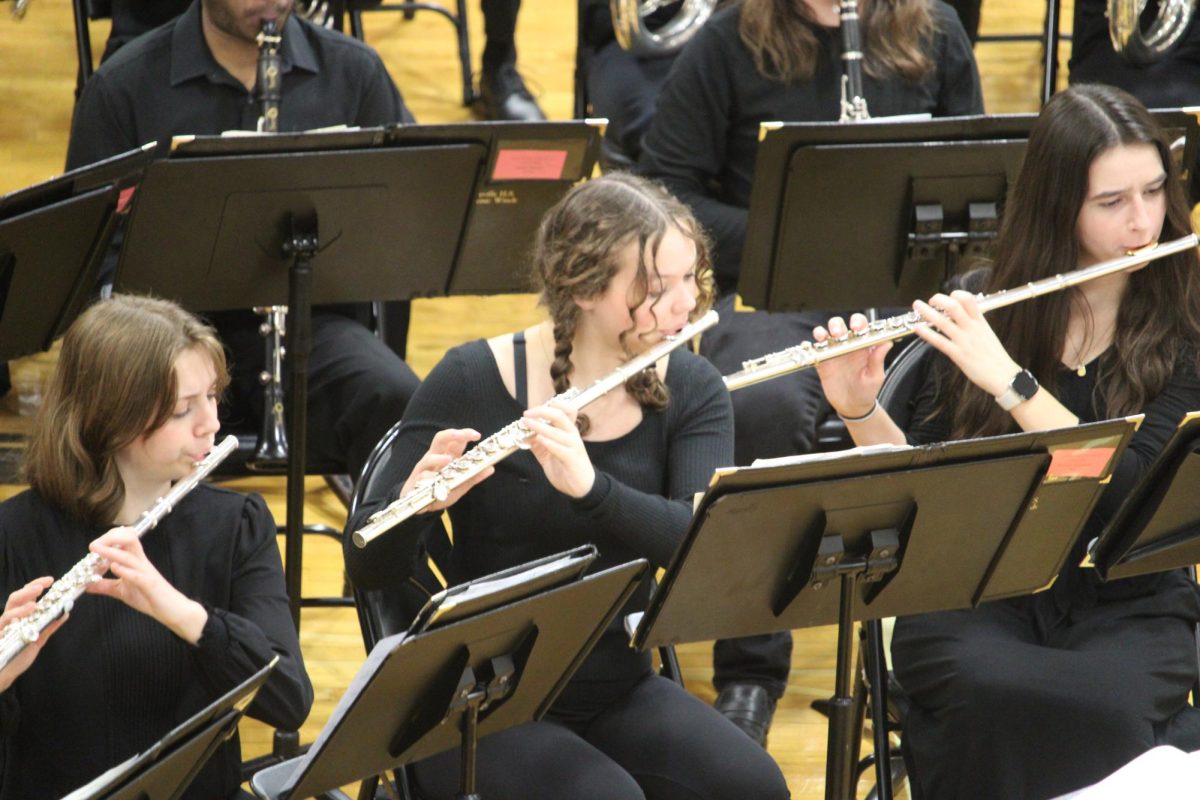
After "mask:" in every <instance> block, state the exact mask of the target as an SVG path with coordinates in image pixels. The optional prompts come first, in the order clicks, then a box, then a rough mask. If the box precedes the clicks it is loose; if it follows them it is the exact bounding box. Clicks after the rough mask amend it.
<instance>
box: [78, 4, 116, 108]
mask: <svg viewBox="0 0 1200 800" xmlns="http://www.w3.org/2000/svg"><path fill="white" fill-rule="evenodd" d="M71 10H72V12H73V13H74V15H75V54H76V56H78V58H79V66H78V68H77V69H76V71H75V99H76V100H78V99H79V95H80V93H81V92H82V91H83V85H84V84H85V83H87V80H88V78H90V77H92V73H93V72H95V71H96V67H95V64H96V62H95V58H94V56H93V54H92V34H91V31H90V30H89V29H88V22H90V21H91V20H95V19H109V18H110V17H112V2H111V0H71Z"/></svg>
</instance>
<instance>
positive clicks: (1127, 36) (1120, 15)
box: [1107, 0, 1196, 64]
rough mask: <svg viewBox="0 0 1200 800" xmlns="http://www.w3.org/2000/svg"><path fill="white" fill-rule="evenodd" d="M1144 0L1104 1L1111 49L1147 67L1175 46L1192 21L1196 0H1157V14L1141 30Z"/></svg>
mask: <svg viewBox="0 0 1200 800" xmlns="http://www.w3.org/2000/svg"><path fill="white" fill-rule="evenodd" d="M1146 3H1147V0H1108V11H1107V16H1108V35H1109V38H1111V39H1112V46H1113V49H1114V50H1116V51H1117V55H1119V56H1121V57H1122V58H1123V59H1125V60H1126V61H1128V62H1130V63H1131V64H1149V63H1151V62H1153V61H1154V60H1155V59H1157V58H1159V57H1160V56H1162V55H1163V54H1164V53H1166V52H1167V51H1168V50H1170V49H1171V48H1172V47H1174V46H1175V43H1176V42H1178V41H1179V40H1180V39H1181V38H1182V37H1183V34H1184V33H1185V32H1186V31H1187V29H1188V26H1189V25H1190V24H1191V22H1192V14H1193V13H1194V12H1195V10H1196V0H1158V14H1157V15H1156V16H1155V18H1154V22H1152V23H1151V24H1150V27H1149V28H1147V29H1145V30H1143V28H1142V24H1141V17H1142V12H1143V11H1144V10H1145V9H1146Z"/></svg>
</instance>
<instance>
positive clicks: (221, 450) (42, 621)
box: [0, 436, 238, 669]
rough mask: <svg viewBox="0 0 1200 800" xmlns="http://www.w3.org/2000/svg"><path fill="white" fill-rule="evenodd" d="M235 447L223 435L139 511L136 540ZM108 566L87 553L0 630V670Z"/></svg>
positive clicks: (235, 447) (235, 439)
mask: <svg viewBox="0 0 1200 800" xmlns="http://www.w3.org/2000/svg"><path fill="white" fill-rule="evenodd" d="M237 444H238V442H237V437H236V436H226V437H225V439H224V440H223V441H222V442H221V443H220V444H218V445H217V446H216V447H214V448H213V449H212V450H211V451H210V452H209V454H208V455H207V456H205V457H204V460H203V461H201V462H200V463H198V464H196V467H195V468H194V469H193V470H192V471H191V473H189V474H188V476H187V477H186V478H183V479H182V480H179V481H177V482H176V483H175V485H174V486H172V487H171V490H170V491H169V492H167V493H166V494H165V495H163V496H162V497H160V498H159V499H157V500H155V501H154V505H152V506H151V507H150V508H148V509H147V510H146V511H144V512H142V516H141V517H139V518H138V521H137V522H136V523H135V524H134V525H133V532H134V533H135V534H137V536H138V538H141V537H142V536H143V535H144V534H145V533H146V532H147V531H149V530H151V529H153V528H154V526H156V525H157V524H158V523H159V522H160V521H161V520H162V518H163V517H165V516H166V515H167V514H169V513H171V509H173V508H175V506H176V505H178V503H179V501H180V500H182V499H183V497H184V496H185V495H186V494H187V493H188V492H190V491H192V489H195V488H196V486H197V485H199V483H200V481H202V480H204V478H205V477H207V476H208V474H209V473H210V472H212V471H213V469H215V468H216V466H217V465H218V464H220V463H221V462H222V461H224V460H225V458H226V457H227V456H228V455H229V454H230V453H232V452H233V451H234V450H236V449H237ZM107 566H108V562H107V561H105V560H104V559H102V558H100V556H98V555H96V554H95V553H88V554H87V556H85V557H84V558H83V559H82V560H80V561H79V562H77V563H76V564H75V566H73V567H71V569H70V570H68V571H67V574H66V575H64V576H63V577H61V578H59V579H58V580H56V581H55V582H54V583H53V584H52V585H51V586H50V588H49V589H47V590H46V592H45V594H43V595H42V596H41V598H39V599H38V601H37V606H36V608H34V610H33V613H32V614H30V615H29V616H27V617H22V618H21V619H17V620H13V621H12V622H11V623H9V624H8V625H6V626H5V627H4V630H3V631H0V669H4V668H5V667H6V666H8V664H9V663H10V662H11V661H12V660H13V659H14V658H16V657H17V654H19V653H20V652H21V651H22V650H24V649H25V646H26V645H28V644H32V643H33V642H36V641H37V640H38V636H40V635H41V633H42V631H44V630H45V629H46V628H47V627H49V625H50V623H52V622H54V620H56V619H58V618H59V617H61V616H62V615H63V614H66V613H67V612H68V611H70V610H71V607H72V606H74V605H75V601H76V600H77V599H78V598H79V596H80V595H81V594H83V593H84V591H86V590H87V587H88V586H89V585H90V584H93V583H95V582H96V581H98V580H100V576H101V575H102V574H103V573H104V571H105V569H107Z"/></svg>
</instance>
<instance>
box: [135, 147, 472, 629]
mask: <svg viewBox="0 0 1200 800" xmlns="http://www.w3.org/2000/svg"><path fill="white" fill-rule="evenodd" d="M381 137H382V132H381V131H380V130H379V129H375V130H363V131H348V132H340V133H334V134H294V135H290V136H287V137H283V138H284V139H286V141H287V142H289V143H290V145H291V146H290V148H284V149H282V150H281V151H280V152H275V151H274V150H271V149H270V148H269V147H268V145H270V144H271V142H272V140H274V139H275V137H224V138H223V137H214V138H207V139H203V140H201V139H195V138H194V137H184V138H182V139H181V140H178V141H177V142H175V143H173V151H172V155H171V158H169V159H166V160H162V161H156V162H154V163H153V164H151V165H150V167H149V168H148V169H147V170H146V175H145V178H144V180H143V182H142V185H141V187H140V188H139V190H138V193H137V196H136V198H135V201H134V207H133V211H132V214H131V219H130V222H129V227H128V230H127V232H126V236H125V243H124V247H123V248H122V251H121V259H120V262H119V263H118V266H117V275H116V282H115V283H116V287H117V289H118V290H121V291H138V292H153V293H155V294H157V295H159V296H163V297H168V298H171V299H174V300H176V301H177V302H179V303H180V304H181V305H183V306H185V307H187V308H191V309H196V310H204V311H218V310H224V309H233V308H249V307H251V306H271V305H283V304H284V303H286V304H287V306H288V313H289V321H288V331H287V340H286V342H287V343H286V348H287V356H288V357H287V365H288V376H289V378H290V386H289V393H288V401H289V408H290V413H289V417H288V426H287V435H288V442H289V449H290V457H289V459H288V471H287V521H286V529H285V535H286V543H285V550H286V557H285V579H286V583H287V592H288V601H289V603H290V605H291V611H292V618H293V621H294V623H295V624H296V627H297V628H299V625H300V576H301V560H302V557H303V556H302V533H301V531H302V529H303V524H304V521H303V514H304V465H305V452H306V447H307V397H308V356H309V353H310V351H311V335H312V334H311V317H312V306H313V305H314V304H332V303H356V302H367V301H371V300H380V299H382V300H401V299H409V298H411V297H415V296H419V295H440V294H443V293H444V291H445V287H446V285H447V283H448V281H449V272H450V270H451V268H452V266H453V265H454V263H455V261H456V258H457V253H458V250H459V247H460V242H461V240H462V236H463V230H464V228H465V224H466V217H467V212H468V210H469V208H470V204H471V201H472V199H473V197H474V195H473V190H474V186H475V180H476V176H477V174H478V172H479V170H480V169H481V165H482V164H483V162H484V160H485V158H486V156H487V151H486V149H485V148H483V147H481V146H479V145H469V144H468V145H444V146H436V147H408V148H384V147H382V146H380V145H381V142H382V138H381ZM181 220H186V223H185V222H181ZM164 253H169V254H170V257H169V259H167V258H164V257H163V254H164ZM314 264H317V265H327V266H329V267H335V268H334V269H329V268H326V269H315V270H314Z"/></svg>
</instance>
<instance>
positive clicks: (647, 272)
mask: <svg viewBox="0 0 1200 800" xmlns="http://www.w3.org/2000/svg"><path fill="white" fill-rule="evenodd" d="M671 228H675V229H677V230H679V231H680V232H681V233H682V234H683V235H684V236H686V237H687V238H688V239H690V240H691V241H692V242H693V243H694V244H695V246H696V269H695V271H696V285H697V287H698V289H699V294H698V296H697V299H696V308H695V310H694V311H693V312H692V315H691V318H692V319H693V320H694V319H697V318H698V317H699V316H701V315H702V314H703V313H704V312H705V311H707V310H708V309H709V308H710V307H711V306H712V300H713V278H712V267H711V264H710V263H709V257H708V241H707V239H706V237H705V235H704V233H703V231H702V229H701V228H700V225H699V224H698V223H697V222H696V219H695V217H694V216H693V215H692V212H691V210H689V209H688V207H687V206H685V205H684V204H683V203H681V202H679V201H678V200H676V199H675V197H674V196H672V195H671V194H670V193H669V192H668V191H667V190H666V189H664V188H662V187H661V186H659V185H658V184H656V183H654V182H652V181H648V180H646V179H645V178H640V177H638V176H636V175H632V174H629V173H622V172H618V173H611V174H608V175H605V176H603V177H601V178H597V179H595V180H590V181H587V182H585V183H581V184H579V185H578V186H576V187H574V188H573V189H571V191H569V192H567V194H566V195H565V196H563V198H562V199H561V200H559V201H558V203H556V204H555V205H554V206H553V207H552V208H551V209H550V210H549V211H547V212H546V215H545V216H544V217H543V218H542V223H541V226H540V227H539V228H538V233H537V238H536V241H535V242H534V250H533V279H534V283H535V285H536V287H537V291H538V292H539V293H540V302H541V303H542V305H544V306H545V307H546V309H547V311H548V312H549V314H550V319H551V321H552V322H553V325H554V361H553V363H552V364H551V365H550V377H551V378H552V379H553V380H554V391H555V392H564V391H566V390H567V389H568V388H569V387H570V376H571V370H572V368H573V365H572V364H571V349H572V340H573V338H574V336H575V327H576V325H577V324H578V322H579V306H578V305H577V304H576V302H575V301H576V300H587V299H591V298H595V297H599V296H600V295H602V294H603V293H604V292H605V290H607V289H608V286H609V284H610V283H611V282H612V280H613V276H615V275H616V274H617V272H618V271H619V270H620V268H621V260H620V256H621V254H622V253H624V252H626V250H627V248H628V247H629V245H630V244H634V245H636V249H637V254H638V255H637V257H638V266H637V277H636V279H635V281H634V288H635V291H634V295H635V296H633V297H630V298H629V311H630V315H631V320H630V327H629V329H628V330H626V331H624V332H622V334H621V343H622V345H623V346H625V341H626V337H627V336H628V334H630V333H632V332H633V330H634V324H633V321H632V313H633V311H634V309H636V308H637V307H638V306H640V305H641V304H642V302H643V301H644V300H645V299H646V295H647V294H648V292H649V289H650V278H651V273H652V271H654V270H655V267H654V262H655V259H656V257H657V254H658V247H659V244H660V243H661V242H662V239H663V236H665V235H666V233H667V232H668V231H669V230H670V229H671ZM647 250H648V251H649V255H650V257H649V258H648V259H647V255H646V254H647ZM650 310H651V313H653V311H654V306H653V305H652V306H651V307H650ZM626 347H627V346H626ZM627 349H628V348H627ZM625 388H626V390H627V391H628V392H629V393H630V394H631V395H632V396H633V397H634V399H636V400H637V401H638V402H639V403H641V404H642V406H643V407H645V408H649V409H654V410H658V409H662V408H665V407H666V405H667V402H668V400H669V397H668V394H667V387H666V386H664V385H663V382H662V380H661V379H660V378H659V377H658V373H657V372H656V371H655V370H654V369H647V370H644V371H643V372H640V373H638V374H637V375H635V376H634V377H633V378H630V379H629V381H627V382H626V384H625ZM578 420H579V422H578V424H579V429H580V431H581V432H583V433H586V432H587V429H588V420H587V417H586V416H584V415H583V414H580V415H579V417H578Z"/></svg>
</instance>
